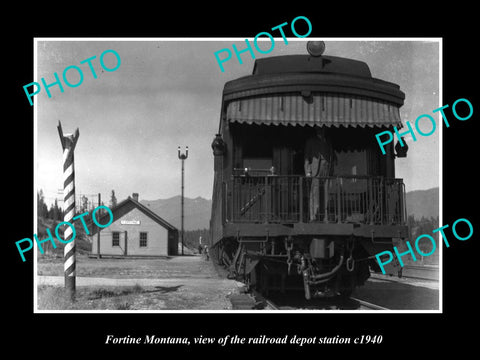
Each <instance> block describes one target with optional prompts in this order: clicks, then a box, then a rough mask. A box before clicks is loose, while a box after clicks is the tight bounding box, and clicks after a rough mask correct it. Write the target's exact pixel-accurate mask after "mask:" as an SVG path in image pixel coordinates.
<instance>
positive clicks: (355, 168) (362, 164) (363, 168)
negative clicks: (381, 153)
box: [333, 150, 367, 176]
mask: <svg viewBox="0 0 480 360" xmlns="http://www.w3.org/2000/svg"><path fill="white" fill-rule="evenodd" d="M335 154H336V155H337V163H336V164H335V166H334V168H333V174H334V175H339V176H342V175H343V176H351V175H367V151H366V150H354V151H336V152H335Z"/></svg>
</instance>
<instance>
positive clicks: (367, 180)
mask: <svg viewBox="0 0 480 360" xmlns="http://www.w3.org/2000/svg"><path fill="white" fill-rule="evenodd" d="M225 194H226V195H227V196H226V204H225V210H226V214H225V215H226V217H225V218H226V220H227V221H229V222H252V223H295V222H329V223H330V222H332V223H361V224H381V225H390V224H405V221H406V215H405V187H404V184H403V181H402V179H387V178H384V177H372V176H341V177H338V176H337V177H318V178H317V177H316V178H312V177H304V176H276V175H266V176H248V175H234V176H233V177H232V178H231V180H230V181H229V182H227V183H226V184H225Z"/></svg>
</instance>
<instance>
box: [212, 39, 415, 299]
mask: <svg viewBox="0 0 480 360" xmlns="http://www.w3.org/2000/svg"><path fill="white" fill-rule="evenodd" d="M324 48H325V46H324V43H323V42H308V45H307V49H308V51H309V54H308V55H306V54H305V55H286V56H276V57H269V58H263V59H257V60H256V61H255V65H254V68H253V73H252V75H249V76H245V77H241V78H238V79H235V80H232V81H229V82H227V83H226V84H225V86H224V89H223V94H222V106H221V115H220V125H219V131H218V133H217V134H216V135H215V138H214V140H213V143H212V149H213V155H214V185H213V197H212V200H213V202H212V212H211V220H210V231H211V239H210V241H211V244H210V249H211V254H212V259H213V260H215V261H218V262H219V263H220V264H223V265H225V266H226V267H227V268H228V269H229V270H230V274H231V276H232V277H236V278H238V279H240V280H242V281H245V282H246V283H247V284H248V285H249V286H251V287H255V288H257V289H259V290H260V291H262V292H264V293H265V292H268V291H271V290H280V291H288V290H290V289H299V288H300V289H303V290H302V291H304V293H305V297H306V298H307V299H309V298H311V297H313V296H315V295H318V296H329V295H343V296H349V295H350V294H351V292H352V291H353V289H354V288H355V287H356V286H358V285H362V284H363V283H364V282H365V281H366V280H367V279H368V277H369V276H370V271H371V270H373V271H378V270H379V268H378V264H377V263H376V261H375V257H374V255H375V254H376V253H378V252H381V251H384V250H387V249H390V250H391V248H392V244H393V242H394V241H395V240H396V239H405V238H406V237H407V236H408V231H407V226H406V206H405V187H404V183H403V180H402V179H397V178H395V157H397V156H398V157H400V156H401V157H404V156H406V152H405V149H406V148H400V147H397V150H396V151H395V149H394V147H393V144H392V143H390V144H388V145H387V147H386V155H383V154H382V153H381V150H380V147H379V145H378V143H377V141H376V138H375V134H376V133H378V132H380V131H384V130H392V131H393V126H396V127H397V128H399V129H400V128H401V127H402V123H401V119H400V112H399V108H400V107H401V106H402V105H403V103H404V99H405V94H404V93H403V92H402V91H401V90H400V87H399V86H398V85H396V84H394V83H391V82H387V81H383V80H380V79H376V78H373V77H372V75H371V72H370V69H369V67H368V65H367V64H366V63H364V62H362V61H357V60H352V59H348V58H342V57H337V56H327V55H323V51H324ZM316 137H319V138H320V139H321V140H320V144H321V145H318V142H317V145H313V150H312V145H310V147H309V145H308V144H309V142H310V143H314V144H315V141H316V140H312V139H315V138H316ZM318 148H320V151H319V152H320V153H321V154H322V155H321V156H318V155H316V156H317V158H319V159H323V160H318V161H317V162H316V163H315V162H314V161H312V151H313V153H316V152H318V151H317V150H318ZM325 149H326V150H325ZM325 154H327V155H325ZM315 166H316V169H313V172H315V173H311V170H312V168H314V167H315ZM319 167H320V168H321V169H320V170H318V169H319ZM398 269H399V267H398V266H395V264H393V265H392V266H391V267H390V268H389V269H388V271H389V272H390V273H391V274H394V273H395V274H396V273H397V272H398Z"/></svg>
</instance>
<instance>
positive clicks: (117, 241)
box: [112, 231, 120, 246]
mask: <svg viewBox="0 0 480 360" xmlns="http://www.w3.org/2000/svg"><path fill="white" fill-rule="evenodd" d="M112 246H120V233H119V232H118V231H114V232H112Z"/></svg>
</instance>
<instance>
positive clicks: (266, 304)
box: [254, 293, 389, 311]
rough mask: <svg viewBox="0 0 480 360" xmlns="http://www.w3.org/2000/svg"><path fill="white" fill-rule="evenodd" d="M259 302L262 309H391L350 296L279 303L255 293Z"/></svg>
mask: <svg viewBox="0 0 480 360" xmlns="http://www.w3.org/2000/svg"><path fill="white" fill-rule="evenodd" d="M254 296H255V299H257V301H258V303H260V302H261V303H263V307H262V308H261V309H262V310H273V311H278V310H389V309H388V308H386V307H383V306H380V305H377V304H373V303H370V302H368V301H364V300H361V299H357V298H354V297H350V298H349V299H346V300H340V299H338V298H335V297H334V298H327V299H313V300H309V301H307V300H305V299H303V298H301V297H298V298H292V299H291V300H289V301H287V302H286V304H282V305H279V304H278V303H277V302H276V301H274V300H272V299H268V298H265V297H263V296H262V295H261V294H258V293H255V295H254Z"/></svg>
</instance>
